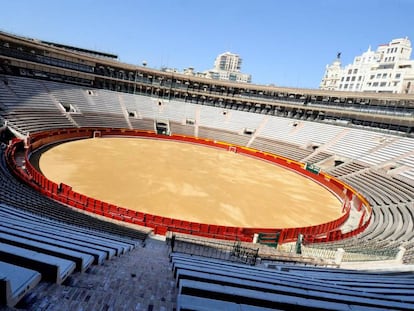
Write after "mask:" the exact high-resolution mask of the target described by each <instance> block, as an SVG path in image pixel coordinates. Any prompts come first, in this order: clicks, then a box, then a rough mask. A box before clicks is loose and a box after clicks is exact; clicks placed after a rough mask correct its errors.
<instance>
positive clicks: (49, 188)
mask: <svg viewBox="0 0 414 311" xmlns="http://www.w3.org/2000/svg"><path fill="white" fill-rule="evenodd" d="M96 131H100V132H101V136H102V137H104V136H134V137H147V138H152V139H164V140H174V141H183V142H187V143H193V144H199V145H204V146H210V147H214V148H220V149H225V150H229V148H230V147H231V149H232V151H235V152H237V153H241V154H244V155H247V156H251V157H255V158H259V159H262V160H266V161H269V162H271V163H274V164H277V165H279V166H282V167H284V168H286V169H289V170H293V171H295V172H297V173H299V174H301V175H303V176H305V177H307V178H309V179H311V180H313V181H315V182H317V183H319V184H321V185H322V186H324V187H325V188H327V189H329V190H330V191H331V192H332V193H334V194H335V195H336V196H337V197H338V198H339V199H340V200H341V201H342V202H343V208H342V212H343V215H342V216H341V217H340V218H338V219H335V220H333V221H330V222H327V223H324V224H319V225H315V226H309V227H299V228H271V229H269V228H241V227H230V226H219V225H211V224H202V223H196V222H189V221H184V220H179V219H173V218H168V217H163V216H157V215H151V214H147V213H142V212H138V211H133V210H128V209H125V208H123V207H120V206H115V205H113V204H108V203H106V202H102V201H100V200H95V199H93V198H90V197H87V196H85V195H82V194H80V193H77V192H75V191H73V190H72V188H71V187H70V186H68V185H65V184H63V183H61V184H59V185H58V184H56V183H54V182H52V181H50V180H48V179H47V178H46V177H45V176H43V175H42V174H41V173H40V172H38V171H37V170H36V169H35V168H34V167H33V166H32V164H31V163H30V161H29V156H30V153H31V152H32V151H33V150H36V149H38V148H41V147H43V146H46V145H49V144H52V143H58V142H61V141H65V140H73V139H81V138H90V137H93V136H94V133H95V132H96ZM27 144H28V147H27V148H26V163H25V169H24V168H22V167H18V165H17V164H16V161H15V151H16V150H17V148H19V149H23V148H24V146H23V143H22V142H21V141H19V140H14V142H12V143H11V144H10V146H9V147H8V149H7V152H6V155H7V163H8V165H9V167H10V168H11V169H12V171H13V172H14V173H15V175H16V176H17V177H19V178H20V179H22V180H23V181H25V182H26V183H28V184H29V185H31V186H32V187H34V188H35V189H37V190H38V191H39V192H41V193H42V194H43V195H46V196H48V197H51V198H53V199H55V200H57V201H59V202H61V203H64V204H67V205H70V206H72V207H76V208H79V209H81V210H84V211H87V212H91V213H95V214H98V215H102V216H105V217H108V218H111V219H116V220H120V221H124V222H128V223H132V224H138V225H141V226H146V227H150V228H153V229H154V233H156V234H165V233H166V232H167V231H174V232H182V233H187V234H193V235H198V236H204V237H211V238H217V239H226V240H240V241H248V242H251V241H252V239H253V236H254V234H255V233H276V232H280V237H279V243H283V242H291V241H295V240H296V239H297V237H298V235H299V234H303V235H304V236H305V237H306V238H307V241H318V242H319V241H322V240H324V241H333V240H338V239H340V238H343V237H345V236H344V234H342V232H341V231H340V230H339V229H338V228H339V227H340V226H341V225H342V224H343V223H344V222H345V221H346V220H347V219H348V217H349V213H350V204H349V201H350V200H353V203H354V205H357V206H358V208H361V207H362V206H364V207H365V208H366V211H367V213H369V216H370V215H371V209H370V206H369V204H368V202H367V201H366V200H365V199H364V198H363V197H362V196H361V195H360V194H358V193H357V192H356V191H355V190H354V189H352V188H351V187H349V186H348V185H346V184H344V183H343V182H342V181H340V180H338V179H336V178H334V177H332V176H329V175H328V174H325V173H323V172H321V173H319V174H315V173H313V172H310V171H308V170H306V169H305V168H304V164H303V163H300V162H297V161H293V160H290V159H287V158H284V157H280V156H277V155H273V154H269V153H265V152H261V151H258V150H254V149H250V148H246V147H240V146H235V145H231V144H227V143H223V142H217V141H213V140H209V139H202V138H196V137H189V136H182V135H171V136H164V135H157V134H155V133H154V132H149V131H139V130H127V129H100V128H82V129H62V130H52V131H47V132H42V133H36V134H34V135H32V136H31V137H30V139H29V140H28V143H27ZM369 220H370V217H367V220H366V221H362V218H361V223H360V227H359V228H357V229H356V230H354V231H352V232H351V233H347V235H354V234H357V233H359V232H361V231H362V230H364V229H365V227H366V226H367V225H368V223H369Z"/></svg>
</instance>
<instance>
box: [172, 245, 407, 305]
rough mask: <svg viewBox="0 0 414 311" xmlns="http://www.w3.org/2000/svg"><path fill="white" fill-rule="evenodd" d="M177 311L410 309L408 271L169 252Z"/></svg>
mask: <svg viewBox="0 0 414 311" xmlns="http://www.w3.org/2000/svg"><path fill="white" fill-rule="evenodd" d="M170 258H171V262H172V270H173V274H174V277H175V279H176V282H177V287H178V298H177V310H194V309H192V307H191V305H192V304H194V305H198V306H202V307H200V309H197V310H223V309H225V308H229V310H316V309H318V310H321V309H324V310H384V309H406V310H409V309H410V308H413V307H414V298H413V294H414V276H413V275H412V274H411V273H396V274H393V273H389V274H387V273H380V274H377V273H370V272H364V271H353V270H342V269H335V268H318V267H303V266H297V265H289V264H274V265H272V266H271V267H272V268H265V267H251V266H246V265H242V264H238V263H231V262H227V261H224V260H218V259H210V258H203V257H198V256H192V255H188V254H181V253H171V255H170Z"/></svg>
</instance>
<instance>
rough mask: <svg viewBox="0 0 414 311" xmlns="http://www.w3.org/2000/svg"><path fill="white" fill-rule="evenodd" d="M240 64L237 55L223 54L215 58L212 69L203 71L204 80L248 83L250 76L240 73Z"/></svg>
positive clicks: (250, 79) (240, 61)
mask: <svg viewBox="0 0 414 311" xmlns="http://www.w3.org/2000/svg"><path fill="white" fill-rule="evenodd" d="M241 64H242V59H241V58H240V56H239V55H237V54H233V53H230V52H225V53H223V54H220V55H218V56H217V58H216V60H215V61H214V68H213V69H210V70H207V71H205V74H206V78H210V79H216V80H228V81H235V82H245V83H250V82H251V81H252V76H251V75H249V74H246V73H242V72H240V69H241Z"/></svg>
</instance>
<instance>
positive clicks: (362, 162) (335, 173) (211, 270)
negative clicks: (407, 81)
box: [0, 33, 414, 311]
mask: <svg viewBox="0 0 414 311" xmlns="http://www.w3.org/2000/svg"><path fill="white" fill-rule="evenodd" d="M0 40H1V44H0V139H1V149H0V156H1V159H0V160H1V161H0V219H1V221H0V308H1V309H2V310H3V309H5V310H8V311H9V310H17V309H19V310H146V311H147V310H148V311H153V310H255V311H257V310H274V309H277V310H319V309H326V310H388V309H396V310H413V309H414V300H413V297H414V277H413V271H414V268H413V264H414V212H413V210H414V207H413V202H414V140H413V125H414V124H413V120H414V118H413V116H414V98H413V96H412V95H410V94H369V93H361V94H359V93H358V94H356V93H347V92H339V93H338V92H331V91H321V90H305V89H294V88H279V87H273V86H272V87H271V86H260V85H246V84H238V83H228V82H219V81H212V80H208V79H204V78H199V77H191V76H186V75H180V74H178V73H174V74H172V73H168V72H163V71H159V70H155V69H151V68H147V67H140V66H134V65H128V64H123V63H120V62H119V61H118V60H117V59H116V56H114V55H109V54H105V53H100V52H96V51H88V50H84V49H78V48H75V47H68V46H65V47H62V46H59V45H54V44H53V43H50V42H49V43H47V42H42V41H38V40H32V39H27V38H22V37H17V36H13V35H10V34H5V33H0Z"/></svg>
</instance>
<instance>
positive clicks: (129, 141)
mask: <svg viewBox="0 0 414 311" xmlns="http://www.w3.org/2000/svg"><path fill="white" fill-rule="evenodd" d="M39 166H40V169H41V171H42V172H43V173H44V174H45V176H46V177H47V178H49V179H50V180H53V181H54V182H56V183H60V182H63V183H65V184H68V185H70V186H72V188H73V190H75V191H77V192H80V193H83V194H85V195H88V196H90V197H94V198H96V199H99V200H102V201H106V202H109V203H112V204H116V205H118V206H122V207H126V208H129V209H134V210H139V211H142V212H146V213H151V214H155V215H163V216H166V217H172V218H178V219H183V220H189V221H196V222H201V223H209V224H220V225H229V226H242V227H261V228H266V227H271V228H280V227H298V226H310V225H315V224H320V223H324V222H327V221H330V220H333V219H336V218H338V217H340V216H341V202H340V201H339V200H338V199H337V198H336V197H335V196H334V195H333V194H331V193H330V192H329V191H328V190H326V189H324V188H323V187H321V186H319V185H318V184H316V183H314V182H312V181H310V180H308V179H306V178H304V177H302V176H300V175H298V174H296V173H294V172H291V171H289V170H286V169H283V168H281V167H278V166H276V165H272V164H270V163H267V162H264V161H260V160H257V159H253V158H250V157H246V156H242V155H239V154H235V153H232V152H228V151H224V150H218V149H214V148H208V147H204V146H198V145H192V144H185V143H180V142H171V141H162V140H149V139H138V138H96V139H86V140H78V141H73V142H68V143H63V144H61V145H58V146H56V147H53V148H51V149H49V150H47V151H45V152H44V153H43V154H42V155H41V157H40V160H39Z"/></svg>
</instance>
